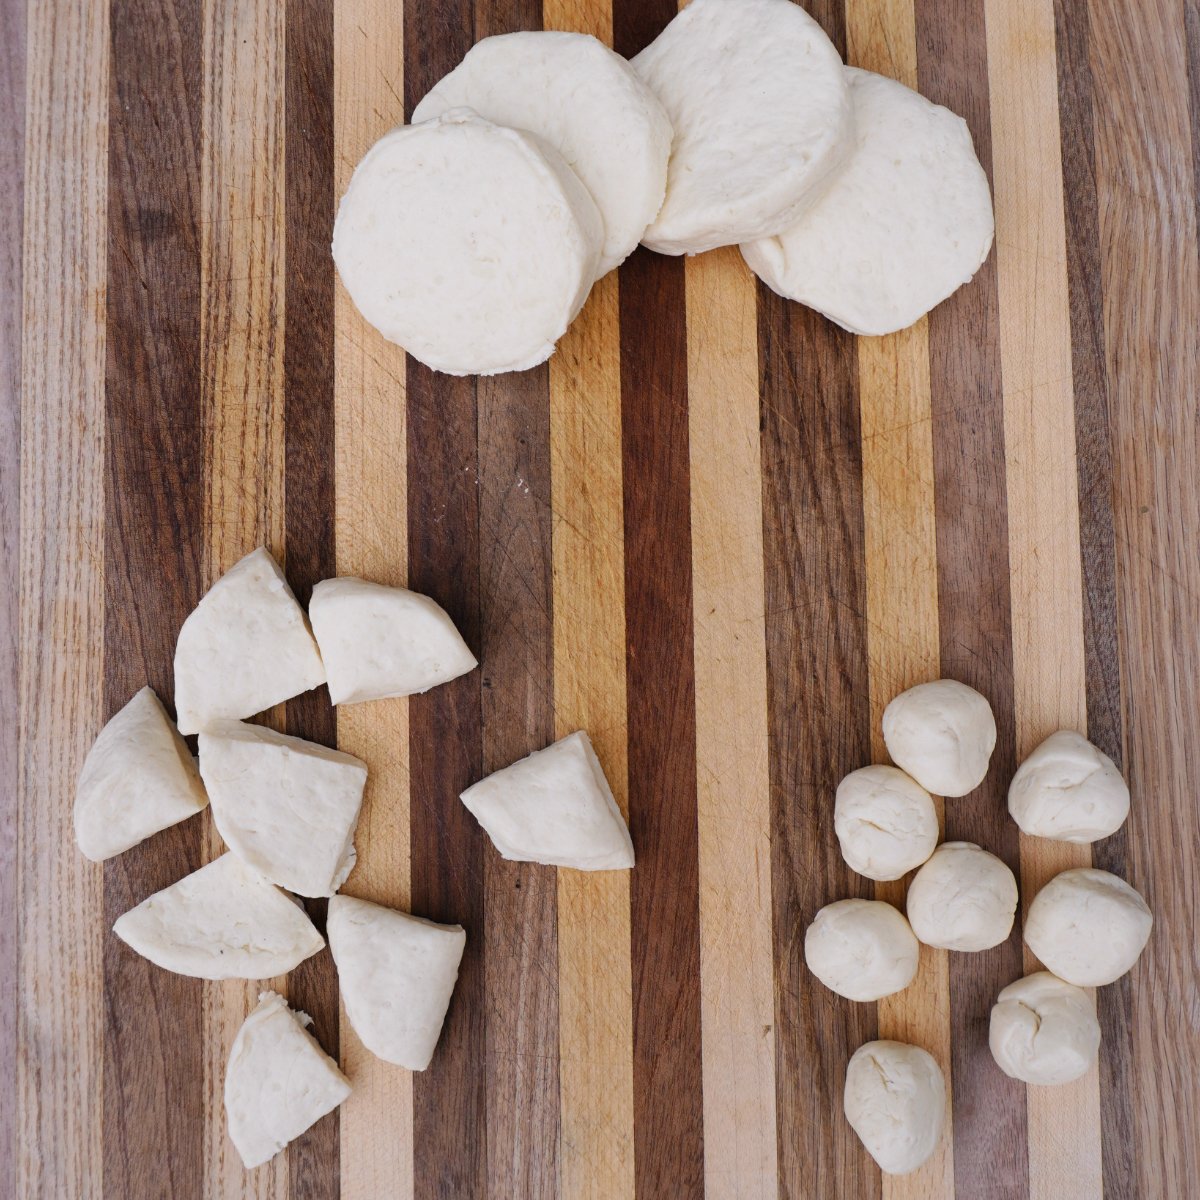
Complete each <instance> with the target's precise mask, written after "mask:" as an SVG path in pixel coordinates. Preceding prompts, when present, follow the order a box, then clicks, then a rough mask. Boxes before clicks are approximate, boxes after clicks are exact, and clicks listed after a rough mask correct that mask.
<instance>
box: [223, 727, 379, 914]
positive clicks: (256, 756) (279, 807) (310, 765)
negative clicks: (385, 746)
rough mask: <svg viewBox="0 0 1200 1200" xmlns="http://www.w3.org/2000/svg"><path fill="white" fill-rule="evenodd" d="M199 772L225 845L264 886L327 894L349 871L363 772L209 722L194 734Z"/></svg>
mask: <svg viewBox="0 0 1200 1200" xmlns="http://www.w3.org/2000/svg"><path fill="white" fill-rule="evenodd" d="M200 774H201V775H202V776H203V778H204V784H205V786H206V787H207V788H208V796H209V800H210V801H211V803H212V814H213V820H214V821H215V822H216V826H217V832H218V833H220V835H221V837H223V838H224V839H225V843H226V845H228V847H229V848H230V850H232V851H233V852H234V854H236V855H237V856H238V857H239V858H240V859H242V861H243V862H245V863H247V864H249V865H250V866H251V867H253V868H254V869H255V870H256V871H258V872H260V873H261V874H262V875H264V876H265V877H266V878H267V879H269V880H270V881H271V882H272V883H277V884H278V885H279V886H280V887H285V888H287V889H288V891H291V892H297V893H299V894H300V895H301V896H332V895H333V893H334V892H336V891H337V890H338V888H339V887H341V885H342V883H343V882H344V881H345V879H346V876H347V875H349V874H350V871H351V869H352V868H353V866H354V859H355V853H354V830H355V828H356V827H357V825H358V812H359V809H360V808H361V807H362V794H363V787H364V785H365V784H366V782H367V767H366V764H365V763H364V762H362V760H361V759H357V758H355V757H354V756H353V755H352V754H343V753H342V752H341V751H340V750H330V749H329V748H328V747H326V746H321V745H318V744H317V743H316V742H306V741H304V740H303V739H302V738H297V737H288V736H287V735H286V734H283V733H276V732H275V731H274V730H273V729H264V728H263V727H262V726H261V725H246V724H244V723H243V722H241V721H217V722H214V723H213V724H212V725H210V726H209V727H208V728H207V729H206V730H205V731H204V732H203V733H202V734H201V735H200Z"/></svg>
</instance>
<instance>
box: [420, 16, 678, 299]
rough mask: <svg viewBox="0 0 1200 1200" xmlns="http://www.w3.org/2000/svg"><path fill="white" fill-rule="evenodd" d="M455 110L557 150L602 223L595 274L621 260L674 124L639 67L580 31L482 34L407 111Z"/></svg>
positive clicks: (654, 206) (636, 234)
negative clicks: (468, 111)
mask: <svg viewBox="0 0 1200 1200" xmlns="http://www.w3.org/2000/svg"><path fill="white" fill-rule="evenodd" d="M452 108H470V109H472V110H473V111H474V112H476V113H478V114H479V115H480V116H481V117H484V118H485V119H486V120H488V121H494V122H495V123H496V124H497V125H508V126H511V127H512V128H514V129H527V130H529V131H530V132H531V133H534V134H536V135H537V136H538V137H539V138H541V139H542V140H543V141H544V142H546V143H548V144H549V145H551V146H553V147H554V149H555V150H557V151H558V152H559V154H561V155H562V157H563V159H564V160H565V161H566V163H567V165H568V166H569V167H570V168H571V169H572V170H573V171H574V172H575V174H576V175H578V176H579V178H580V180H581V181H582V182H583V184H584V186H585V187H586V188H587V189H588V191H589V192H590V193H591V195H592V199H593V200H595V202H596V207H597V208H598V209H599V210H600V216H601V217H602V218H603V220H604V245H603V247H602V249H601V252H600V261H599V264H598V267H597V275H605V274H607V273H608V272H609V271H611V270H612V269H613V268H614V267H616V266H618V265H619V264H620V263H622V262H623V261H624V260H625V259H626V258H627V257H628V256H629V254H630V252H631V251H632V250H633V249H634V247H635V246H637V244H638V242H639V241H641V237H642V233H643V231H644V230H645V228H646V226H647V225H649V224H650V222H651V221H653V220H654V218H655V216H656V215H657V214H658V210H659V208H660V207H661V205H662V201H663V193H664V191H665V190H666V186H667V159H668V157H669V156H670V153H671V122H670V121H669V120H668V119H667V114H666V113H665V112H664V111H663V107H662V105H661V104H660V103H659V102H658V100H657V99H656V98H655V96H654V93H653V92H651V90H650V89H649V88H648V87H647V86H646V85H645V84H644V83H643V82H642V80H641V78H640V77H639V76H638V74H637V72H636V71H634V69H633V68H632V67H631V66H630V65H629V64H628V63H627V62H626V61H625V60H624V59H623V58H622V57H621V56H620V55H619V54H614V53H613V51H611V50H610V49H609V48H608V47H607V46H605V45H604V44H603V43H602V42H599V41H597V40H596V39H595V38H594V37H588V36H587V35H586V34H582V33H509V34H503V35H501V36H498V37H490V38H484V39H483V41H481V42H479V43H477V44H476V45H475V46H474V47H472V49H471V50H470V51H469V52H468V53H467V56H466V58H464V59H463V60H462V62H461V63H460V64H459V65H458V66H457V67H455V68H454V70H453V71H451V72H450V74H449V75H447V76H446V77H445V78H444V79H443V80H441V82H440V83H438V84H437V85H436V86H435V87H434V88H433V90H432V91H430V92H429V94H428V95H427V96H426V97H425V98H424V99H423V100H422V101H421V103H420V104H418V105H417V107H416V108H415V109H414V110H413V115H412V119H413V122H414V124H415V123H417V122H420V121H428V120H430V119H432V118H434V117H440V116H441V115H442V114H443V113H445V112H446V111H448V110H449V109H452Z"/></svg>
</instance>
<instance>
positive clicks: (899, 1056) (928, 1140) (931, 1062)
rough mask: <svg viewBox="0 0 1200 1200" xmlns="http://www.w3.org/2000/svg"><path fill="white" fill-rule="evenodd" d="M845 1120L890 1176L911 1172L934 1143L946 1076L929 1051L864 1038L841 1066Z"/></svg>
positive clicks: (939, 1126)
mask: <svg viewBox="0 0 1200 1200" xmlns="http://www.w3.org/2000/svg"><path fill="white" fill-rule="evenodd" d="M843 1103H844V1108H845V1112H846V1120H847V1121H849V1122H850V1127H851V1128H852V1129H853V1130H854V1132H855V1133H857V1134H858V1136H859V1138H860V1139H861V1140H862V1144H863V1145H864V1146H866V1148H867V1151H868V1153H869V1154H870V1155H871V1157H872V1158H873V1159H874V1160H875V1161H876V1162H877V1163H878V1164H879V1166H880V1168H881V1169H882V1170H884V1171H886V1172H887V1174H889V1175H907V1174H908V1173H909V1171H915V1170H916V1169H917V1168H918V1167H919V1166H920V1165H921V1164H922V1163H923V1162H924V1161H925V1160H926V1159H927V1158H928V1157H929V1156H930V1155H931V1154H932V1153H933V1152H934V1149H935V1148H936V1147H937V1144H938V1138H940V1137H941V1136H942V1124H943V1122H944V1121H945V1117H946V1080H945V1078H944V1077H943V1076H942V1069H941V1067H939V1066H938V1065H937V1062H936V1061H935V1059H934V1057H933V1055H932V1054H929V1053H927V1052H926V1051H924V1050H922V1049H920V1047H918V1046H909V1045H906V1044H905V1043H904V1042H868V1043H867V1044H866V1045H865V1046H860V1047H859V1048H858V1049H857V1050H856V1051H855V1052H854V1057H853V1058H851V1060H850V1065H849V1066H848V1067H847V1068H846V1092H845V1098H844V1102H843Z"/></svg>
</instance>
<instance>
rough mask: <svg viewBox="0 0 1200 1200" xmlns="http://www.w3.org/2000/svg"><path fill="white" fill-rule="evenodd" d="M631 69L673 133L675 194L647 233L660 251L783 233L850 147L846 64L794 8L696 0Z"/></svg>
mask: <svg viewBox="0 0 1200 1200" xmlns="http://www.w3.org/2000/svg"><path fill="white" fill-rule="evenodd" d="M633 68H634V70H635V71H637V73H638V74H639V75H641V77H642V78H643V79H644V80H645V81H646V82H647V83H648V84H649V85H650V89H651V91H653V92H654V93H655V95H656V96H658V98H659V100H661V101H662V104H663V107H664V108H665V109H666V110H667V116H668V117H669V118H670V120H671V124H672V125H673V126H674V129H675V143H674V146H673V148H672V151H671V161H670V165H669V167H668V170H667V196H666V199H665V200H664V201H663V206H662V208H661V209H660V210H659V214H658V217H657V218H656V219H655V221H654V222H653V224H652V225H651V226H650V228H649V229H647V230H646V232H645V233H644V234H643V235H642V241H643V242H644V243H645V244H646V245H647V246H649V247H650V249H651V250H658V251H659V252H661V253H663V254H699V253H700V252H701V251H703V250H712V249H713V248H714V247H716V246H728V245H732V244H734V243H736V242H747V241H751V240H753V239H755V238H762V237H769V236H771V235H772V234H776V233H780V232H782V231H783V230H784V229H787V228H789V227H790V226H791V225H794V224H795V223H796V221H797V220H798V219H799V218H800V216H801V215H802V214H803V212H804V211H805V209H806V208H808V207H809V206H810V205H811V204H812V203H813V201H814V200H815V199H816V197H817V196H818V195H820V193H821V191H822V190H823V189H824V188H825V186H826V184H827V183H828V181H829V178H830V176H831V174H832V173H833V171H834V170H835V169H836V168H837V167H838V166H840V164H841V162H842V160H843V159H844V158H845V156H846V154H847V152H848V151H849V150H850V146H851V141H852V137H851V131H852V127H853V115H852V112H851V106H850V94H849V88H848V87H847V81H846V77H845V74H844V72H843V68H842V60H841V59H840V58H839V57H838V52H837V51H836V50H835V49H834V47H833V43H832V42H830V40H829V39H828V38H827V37H826V36H825V34H824V32H823V31H822V29H821V27H820V26H819V25H818V24H817V23H816V21H814V20H813V19H812V18H811V17H810V16H809V15H808V14H807V13H806V12H805V11H804V10H803V9H802V8H800V7H799V5H796V4H792V3H790V0H692V3H691V4H689V5H688V6H687V8H685V9H684V10H683V11H682V12H681V13H680V14H679V15H678V16H677V17H675V19H674V20H673V21H672V22H671V23H670V24H669V25H668V26H667V27H666V29H664V30H663V31H662V33H661V34H659V36H658V37H657V38H655V40H654V41H653V42H651V43H650V45H649V46H647V47H646V49H645V50H643V51H642V52H641V54H639V55H638V56H637V57H636V58H635V59H633Z"/></svg>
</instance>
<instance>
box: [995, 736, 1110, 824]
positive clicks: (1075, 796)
mask: <svg viewBox="0 0 1200 1200" xmlns="http://www.w3.org/2000/svg"><path fill="white" fill-rule="evenodd" d="M1008 811H1009V812H1010V813H1012V818H1013V820H1014V821H1016V823H1017V824H1018V825H1020V827H1021V832H1022V833H1028V834H1030V835H1031V836H1033V837H1043V838H1056V839H1057V840H1058V841H1060V842H1095V841H1098V840H1099V839H1100V838H1106V837H1108V836H1109V834H1112V833H1116V831H1117V830H1118V829H1120V828H1121V826H1122V825H1123V824H1124V823H1125V818H1126V817H1127V816H1129V787H1128V785H1127V784H1126V783H1125V780H1124V779H1122V778H1121V772H1120V771H1118V770H1117V767H1116V764H1115V763H1114V762H1113V760H1112V759H1111V758H1109V757H1108V755H1107V754H1104V753H1102V752H1101V751H1100V750H1098V749H1097V748H1096V747H1095V746H1093V745H1092V743H1091V742H1089V741H1088V740H1087V738H1085V737H1084V736H1083V735H1082V734H1078V733H1076V732H1074V730H1071V729H1060V730H1059V731H1058V733H1052V734H1051V735H1050V736H1049V737H1048V738H1047V739H1046V740H1045V741H1044V742H1043V743H1042V744H1041V745H1040V746H1039V747H1038V748H1037V749H1036V750H1035V751H1034V752H1033V753H1032V754H1031V755H1030V756H1029V757H1028V758H1027V759H1026V760H1025V761H1024V762H1023V763H1022V764H1021V765H1020V767H1019V768H1018V769H1017V773H1016V775H1015V776H1013V781H1012V785H1011V786H1010V787H1009V789H1008Z"/></svg>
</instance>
